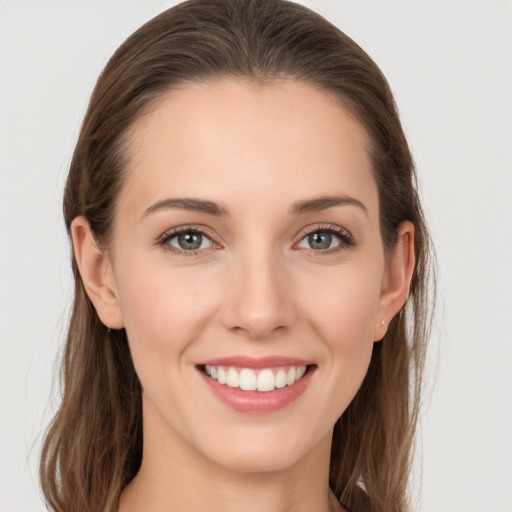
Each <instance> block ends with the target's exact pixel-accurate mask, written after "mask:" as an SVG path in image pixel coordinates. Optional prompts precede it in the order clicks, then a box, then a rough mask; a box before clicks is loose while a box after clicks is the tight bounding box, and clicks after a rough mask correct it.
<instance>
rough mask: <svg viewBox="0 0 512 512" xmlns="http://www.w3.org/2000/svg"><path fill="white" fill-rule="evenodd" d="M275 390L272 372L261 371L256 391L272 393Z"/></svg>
mask: <svg viewBox="0 0 512 512" xmlns="http://www.w3.org/2000/svg"><path fill="white" fill-rule="evenodd" d="M275 388H276V385H275V379H274V374H273V373H272V370H263V371H262V372H260V373H259V375H258V391H273V390H274V389H275Z"/></svg>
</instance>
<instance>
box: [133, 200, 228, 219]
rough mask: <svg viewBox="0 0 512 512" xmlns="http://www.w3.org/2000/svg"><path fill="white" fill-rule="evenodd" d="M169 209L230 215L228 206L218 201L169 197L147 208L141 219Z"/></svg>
mask: <svg viewBox="0 0 512 512" xmlns="http://www.w3.org/2000/svg"><path fill="white" fill-rule="evenodd" d="M169 209H176V210H189V211H193V212H201V213H208V214H210V215H215V216H218V217H220V216H225V215H228V211H227V209H226V208H224V207H222V206H220V205H218V204H217V203H214V202H213V201H205V200H203V199H194V198H169V199H162V200H161V201H157V202H156V203H155V204H153V205H151V206H150V207H149V208H148V209H147V210H145V211H144V213H143V214H142V216H141V220H142V219H143V218H144V217H147V216H148V215H150V214H151V213H154V212H157V211H159V210H169Z"/></svg>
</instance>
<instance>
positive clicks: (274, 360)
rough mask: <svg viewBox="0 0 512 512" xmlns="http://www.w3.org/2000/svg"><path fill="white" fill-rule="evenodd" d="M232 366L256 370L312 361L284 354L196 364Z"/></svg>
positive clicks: (297, 364) (227, 358) (210, 360)
mask: <svg viewBox="0 0 512 512" xmlns="http://www.w3.org/2000/svg"><path fill="white" fill-rule="evenodd" d="M206 364H208V365H210V366H233V367H238V368H252V369H253V370H258V369H260V368H276V367H278V366H309V365H312V364H314V363H313V361H306V360H305V359H297V358H294V357H286V356H267V357H249V356H231V357H222V358H218V359H209V360H208V361H202V362H200V363H198V365H197V366H204V365H206Z"/></svg>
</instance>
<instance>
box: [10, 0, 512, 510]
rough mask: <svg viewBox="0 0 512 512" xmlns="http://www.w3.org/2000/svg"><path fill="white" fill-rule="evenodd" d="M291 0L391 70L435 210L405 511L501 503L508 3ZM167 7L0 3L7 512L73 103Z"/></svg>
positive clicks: (53, 340)
mask: <svg viewBox="0 0 512 512" xmlns="http://www.w3.org/2000/svg"><path fill="white" fill-rule="evenodd" d="M0 1H1V0H0ZM304 3H306V5H308V6H310V7H312V8H314V9H315V10H317V11H319V12H320V13H321V14H323V15H324V16H325V17H327V18H328V19H330V20H331V21H333V22H334V23H335V24H337V25H338V26H339V27H340V28H341V29H342V30H344V31H345V32H347V33H348V34H349V35H350V36H352V37H353V38H354V39H355V40H356V41H357V42H359V43H360V44H361V46H363V48H365V49H366V50H367V51H368V53H370V55H371V56H372V57H373V58H374V59H375V60H376V61H377V63H378V64H379V65H380V66H381V68H382V69H383V71H384V73H385V74H386V75H387V77H388V79H389V81H390V83H391V86H392V88H393V90H394V92H395V94H396V99H397V102H398V106H399V108H400V111H401V114H402V117H403V122H404V125H405V128H406V131H407V134H408V136H409V139H410V142H411V144H412V148H413V151H414V154H415V157H416V160H417V164H418V168H419V172H420V175H421V181H422V190H423V196H424V198H425V202H426V208H427V213H428V217H429V219H430V220H431V223H432V226H433V234H434V237H435V242H436V244H437V251H438V257H439V265H440V302H439V316H438V321H437V326H436V330H435V335H434V338H433V340H432V346H433V350H432V355H431V359H430V368H431V371H430V383H431V384H434V381H435V387H434V390H433V392H432V393H431V399H430V400H427V403H426V407H425V412H424V416H423V420H422V436H421V437H422V446H423V450H422V452H423V475H422V478H421V475H420V467H421V465H420V464H419V462H418V463H417V465H416V477H415V482H416V495H417V510H419V511H423V512H458V511H461V512H462V511H464V512H481V511H486V512H511V511H512V491H511V489H512V435H511V432H512V414H511V409H512V407H511V388H512V380H511V366H512V364H511V361H512V348H511V347H512V339H511V338H512V337H511V334H510V333H511V323H512V322H511V316H512V297H511V282H512V279H511V277H512V276H511V274H512V272H511V270H512V269H511V261H512V258H511V255H512V251H511V245H512V237H511V235H512V229H511V228H512V211H511V188H512V185H511V167H512V165H511V164H512V151H511V144H512V137H511V136H512V129H511V119H512V101H511V94H512V77H511V74H512V73H511V63H512V45H511V39H512V38H511V30H510V28H511V11H512V3H511V2H510V1H509V0H429V1H428V2H426V1H424V0H387V1H382V0H310V1H308V2H304ZM170 5H172V2H170V1H167V2H163V1H162V0H144V1H142V0H138V1H136V0H109V1H103V0H87V1H86V0H81V1H73V2H70V1H68V0H60V1H59V0H46V1H44V2H42V1H39V0H32V1H29V0H3V1H1V3H0V166H1V167H0V237H1V239H0V244H1V245H0V337H1V338H0V343H1V345H0V398H1V411H0V422H1V423H0V466H1V467H0V510H1V511H3V512H25V511H40V510H44V506H43V504H42V502H41V500H40V496H39V488H38V483H37V456H38V452H39V448H40V442H41V433H42V429H43V425H46V424H47V422H48V420H49V418H50V416H51V412H52V411H53V410H54V404H52V402H50V401H49V396H50V391H51V384H52V375H53V365H54V360H55V358H56V355H57V353H58V351H59V347H60V346H61V342H62V338H63V333H64V328H65V325H66V318H67V308H68V305H69V302H70V284H71V281H70V271H69V268H68V267H69V265H68V246H67V241H66V238H65V232H64V228H63V225H62V220H61V196H62V187H63V182H64V179H65V175H66V171H67V167H68V164H69V161H70V155H71V152H72V149H73V145H74V142H75V140H76V137H77V133H78V129H79V125H80V122H81V118H82V116H83V114H84V111H85V107H86V104H87V100H88V97H89V95H90V93H91V90H92V87H93V84H94V82H95V79H96V77H97V75H98V73H99V71H100V70H101V68H102V67H103V65H104V64H105V63H106V61H107V59H108V57H109V56H110V54H111V53H112V52H113V51H114V49H115V48H116V47H117V46H118V45H119V44H120V43H121V42H122V41H123V39H124V38H125V37H126V36H128V35H129V34H130V33H131V32H132V31H133V30H134V29H136V28H137V27H138V26H139V25H140V24H142V22H144V21H146V20H147V19H149V18H150V17H152V16H153V15H155V14H157V13H159V12H160V11H162V10H163V9H164V8H166V7H168V6H170ZM436 367H437V371H434V368H436ZM421 480H422V481H423V486H422V489H420V486H419V482H420V481H421Z"/></svg>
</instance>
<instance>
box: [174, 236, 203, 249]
mask: <svg viewBox="0 0 512 512" xmlns="http://www.w3.org/2000/svg"><path fill="white" fill-rule="evenodd" d="M202 240H203V237H202V235H201V234H199V233H184V234H181V235H179V236H178V243H179V245H180V247H181V248H182V249H185V250H188V251H190V250H194V249H199V247H201V242H202Z"/></svg>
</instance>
